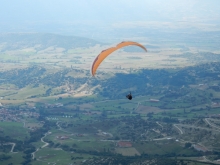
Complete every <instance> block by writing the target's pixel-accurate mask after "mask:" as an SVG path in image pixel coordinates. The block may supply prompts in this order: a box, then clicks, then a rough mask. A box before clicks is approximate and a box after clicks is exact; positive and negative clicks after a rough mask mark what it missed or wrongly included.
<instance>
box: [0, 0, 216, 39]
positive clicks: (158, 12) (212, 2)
mask: <svg viewBox="0 0 220 165" xmlns="http://www.w3.org/2000/svg"><path fill="white" fill-rule="evenodd" d="M0 20H1V21H0V32H49V33H63V34H65V33H66V34H73V35H77V34H79V35H83V34H84V33H85V34H88V33H90V34H91V36H92V35H93V34H96V32H97V31H98V30H100V31H102V32H104V31H106V34H107V33H111V32H112V31H113V30H117V29H132V28H147V29H155V28H156V29H160V28H165V29H166V28H174V29H181V28H182V29H183V28H186V29H187V28H189V27H190V28H194V29H198V30H206V31H207V30H210V31H212V30H219V27H220V26H219V25H220V0H166V1H164V0H7V1H4V2H1V5H0Z"/></svg>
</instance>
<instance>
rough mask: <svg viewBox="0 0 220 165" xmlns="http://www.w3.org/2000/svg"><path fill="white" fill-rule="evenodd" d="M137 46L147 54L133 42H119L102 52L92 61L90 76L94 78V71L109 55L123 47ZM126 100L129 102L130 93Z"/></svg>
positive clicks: (141, 46) (130, 98)
mask: <svg viewBox="0 0 220 165" xmlns="http://www.w3.org/2000/svg"><path fill="white" fill-rule="evenodd" d="M132 45H133V46H139V47H140V48H142V49H143V50H145V51H146V52H147V49H146V48H145V47H144V46H143V45H141V44H139V43H137V42H133V41H124V42H121V43H119V44H118V45H117V46H116V47H111V48H109V49H106V50H103V51H102V52H101V53H100V54H99V55H98V56H97V57H96V58H95V60H94V61H93V63H92V67H91V74H92V76H95V73H96V70H97V69H98V67H99V65H100V64H101V63H102V61H103V60H104V59H105V58H106V57H107V56H108V55H110V54H111V53H113V52H114V51H116V50H118V49H120V48H122V47H125V46H132ZM126 97H127V99H129V100H132V95H131V92H130V94H128V95H127V96H126Z"/></svg>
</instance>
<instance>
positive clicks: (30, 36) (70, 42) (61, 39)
mask: <svg viewBox="0 0 220 165" xmlns="http://www.w3.org/2000/svg"><path fill="white" fill-rule="evenodd" d="M96 44H100V45H101V44H103V43H101V42H98V41H95V40H92V39H89V38H84V37H77V36H63V35H58V34H50V33H2V34H0V46H1V47H0V50H1V51H2V52H4V51H6V50H7V51H8V50H16V49H24V48H29V47H36V48H37V50H38V51H39V50H42V49H45V48H48V47H51V46H55V47H60V48H64V49H66V50H68V49H73V48H86V47H90V46H95V45H96Z"/></svg>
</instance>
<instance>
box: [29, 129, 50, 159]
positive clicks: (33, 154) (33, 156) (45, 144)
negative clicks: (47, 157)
mask: <svg viewBox="0 0 220 165" xmlns="http://www.w3.org/2000/svg"><path fill="white" fill-rule="evenodd" d="M49 134H51V132H47V133H45V134H44V136H43V137H42V138H41V139H40V140H41V142H42V143H44V145H42V146H41V147H40V148H37V149H36V151H34V152H32V153H31V155H32V159H34V158H35V153H36V152H37V151H39V150H40V149H42V148H44V147H46V146H48V145H49V143H47V142H45V141H44V140H43V139H44V138H45V137H46V136H47V135H49Z"/></svg>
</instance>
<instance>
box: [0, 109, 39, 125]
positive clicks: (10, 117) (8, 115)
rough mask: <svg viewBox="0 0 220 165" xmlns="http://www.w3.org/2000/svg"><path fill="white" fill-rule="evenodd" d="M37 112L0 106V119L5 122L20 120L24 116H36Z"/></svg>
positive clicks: (37, 115)
mask: <svg viewBox="0 0 220 165" xmlns="http://www.w3.org/2000/svg"><path fill="white" fill-rule="evenodd" d="M38 117H39V113H37V112H31V111H29V110H19V111H16V110H10V109H7V108H0V121H1V122H3V121H6V122H22V121H23V120H24V118H36V119H37V118H38Z"/></svg>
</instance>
